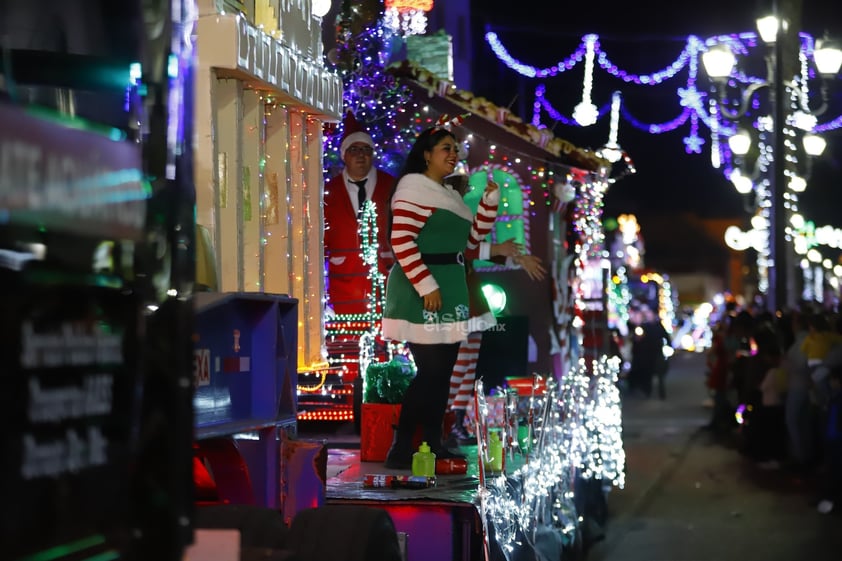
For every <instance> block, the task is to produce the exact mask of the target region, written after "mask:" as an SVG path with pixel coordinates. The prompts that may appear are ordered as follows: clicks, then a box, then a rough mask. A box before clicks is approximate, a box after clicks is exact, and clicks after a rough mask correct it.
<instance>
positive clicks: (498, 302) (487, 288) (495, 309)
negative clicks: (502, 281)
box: [482, 284, 506, 316]
mask: <svg viewBox="0 0 842 561" xmlns="http://www.w3.org/2000/svg"><path fill="white" fill-rule="evenodd" d="M482 294H483V296H485V300H486V301H487V302H488V307H489V308H490V309H491V313H492V314H494V315H495V316H499V315H500V314H501V313H502V312H503V310H504V309H505V308H506V291H505V290H503V289H502V288H500V287H499V286H497V285H496V284H484V285H482Z"/></svg>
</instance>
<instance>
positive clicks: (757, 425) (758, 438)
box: [737, 312, 786, 467]
mask: <svg viewBox="0 0 842 561" xmlns="http://www.w3.org/2000/svg"><path fill="white" fill-rule="evenodd" d="M741 313H742V312H741ZM737 317H738V318H740V317H744V316H741V315H740V314H738V315H737ZM749 317H750V318H751V328H750V331H749V338H748V346H747V348H746V344H745V342H742V340H741V343H740V345H739V347H738V350H737V353H738V355H741V354H745V355H746V356H745V358H744V359H743V362H742V364H741V370H740V374H741V375H740V378H739V386H738V387H737V394H738V395H739V396H740V397H739V399H740V403H741V404H743V405H744V412H743V426H742V430H741V437H742V438H741V450H742V452H743V453H745V454H746V455H747V456H748V457H749V458H751V459H753V460H755V461H757V462H761V463H763V462H769V463H768V466H767V467H774V465H773V464H772V463H771V462H770V461H769V460H770V458H767V457H766V456H767V455H768V451H767V450H766V449H765V448H766V442H767V440H768V439H769V438H770V437H769V436H768V435H769V433H771V432H773V431H776V430H777V428H780V427H778V425H777V423H776V421H777V417H775V420H774V421H769V419H767V417H769V415H766V413H767V410H766V409H765V408H764V406H763V402H764V397H766V398H767V399H768V400H769V402H770V403H772V402H775V403H774V405H778V403H777V401H778V399H780V396H778V398H776V399H772V397H771V395H772V394H773V393H774V392H772V391H770V392H769V393H768V395H766V396H764V393H763V382H764V380H765V379H766V377H767V375H768V373H769V371H770V370H771V369H777V367H778V366H779V365H780V361H781V348H780V338H779V336H778V332H777V327H776V325H775V322H774V320H773V319H772V316H768V315H765V314H762V313H760V314H758V315H757V316H749ZM746 321H747V322H748V320H746ZM737 361H740V359H739V358H738V359H737ZM769 387H770V388H771V387H772V385H771V384H770V386H769ZM774 411H775V412H777V409H775V410H774ZM781 411H783V410H782V409H781ZM771 416H773V417H774V416H775V415H774V414H773V415H771ZM778 432H779V434H777V438H778V439H780V441H781V442H786V432H785V430H783V428H781V430H780V431H778Z"/></svg>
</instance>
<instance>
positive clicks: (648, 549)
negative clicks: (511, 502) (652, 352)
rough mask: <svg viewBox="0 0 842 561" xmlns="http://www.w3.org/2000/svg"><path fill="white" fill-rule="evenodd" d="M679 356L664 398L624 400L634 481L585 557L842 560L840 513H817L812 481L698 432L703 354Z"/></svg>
mask: <svg viewBox="0 0 842 561" xmlns="http://www.w3.org/2000/svg"><path fill="white" fill-rule="evenodd" d="M675 359H676V360H674V362H673V365H672V368H671V372H670V374H669V379H668V382H667V383H668V389H667V392H668V395H667V400H666V401H664V402H661V401H659V400H643V399H635V398H630V399H627V400H625V402H624V407H623V416H624V440H625V449H626V457H627V470H626V482H627V483H626V487H625V489H623V490H615V491H613V492H612V493H611V494H610V495H609V497H608V505H609V517H610V518H609V521H608V527H607V532H606V539H605V540H604V541H603V542H601V543H598V544H596V545H595V546H594V547H593V548H592V549H591V551H590V553H589V556H588V560H589V561H621V560H622V561H737V560H754V559H763V560H764V561H792V560H794V559H799V558H809V559H810V560H811V561H825V560H826V561H831V560H834V561H835V560H838V559H842V532H841V531H840V530H842V517H839V516H835V515H821V514H818V513H817V512H816V510H815V508H814V507H813V505H812V504H811V499H812V496H811V489H810V487H809V486H808V485H807V484H805V483H804V482H803V481H800V480H798V479H796V478H794V477H792V476H791V475H789V474H788V473H786V472H783V471H762V470H760V469H758V468H757V467H756V466H755V465H754V464H752V463H751V462H750V461H748V460H747V459H745V458H744V457H742V456H741V455H740V454H739V453H738V452H737V450H736V449H735V447H734V446H733V444H732V443H731V444H730V445H729V443H728V442H722V441H718V440H715V439H713V438H712V437H711V436H710V435H709V434H708V433H707V432H704V431H701V430H699V428H700V427H701V426H703V425H704V424H705V423H707V421H708V419H709V416H710V411H709V410H708V409H705V408H703V407H702V405H701V403H702V400H703V399H704V397H705V395H706V393H705V388H704V386H703V378H702V372H703V370H702V361H703V357H702V356H701V355H694V354H688V353H679V354H677V355H676V357H675Z"/></svg>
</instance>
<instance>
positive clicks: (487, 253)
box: [447, 240, 547, 444]
mask: <svg viewBox="0 0 842 561" xmlns="http://www.w3.org/2000/svg"><path fill="white" fill-rule="evenodd" d="M476 258H477V259H490V260H491V261H493V262H496V263H505V264H507V265H508V266H509V267H511V268H520V269H523V270H524V271H525V272H526V274H527V275H528V276H529V278H530V279H532V280H536V281H540V280H543V279H544V277H545V275H546V273H547V271H546V269H544V266H543V264H542V262H541V259H540V258H539V257H537V256H535V255H529V254H526V255H524V254H523V251H522V248H521V247H520V246H518V245H517V244H515V242H514V240H507V241H505V242H503V243H500V244H489V243H487V242H483V243H481V244H480V247H479V252H478V254H477V256H476ZM472 262H473V259H469V260H468V264H469V266H468V276H467V283H468V291H469V293H470V300H471V318H476V321H477V325H476V330H475V331H472V332H471V333H469V334H468V338H467V339H466V340H465V341H462V343H461V344H460V345H459V355H458V356H457V358H456V364H455V365H454V367H453V373H452V374H451V376H450V396H449V397H448V402H447V403H448V412H449V413H451V414H452V417H453V423H452V426H451V430H450V435H449V439H450V441H452V442H454V443H455V444H472V443H474V442H475V440H476V439H475V437H474V436H472V435H471V434H470V433H469V432H468V430H467V427H466V414H467V411H468V409H469V406H470V404H471V400H472V398H473V394H474V382H475V380H476V371H477V361H478V360H479V351H480V347H481V345H482V332H483V330H484V329H486V328H487V327H486V325H485V323H486V322H485V320H486V319H487V316H488V314H491V311H490V310H489V307H488V303H487V302H486V300H485V296H484V295H483V294H482V286H481V282H480V281H481V276H482V275H481V273H480V274H478V273H477V272H476V271H475V270H474V269H473V267H472V266H470V263H472Z"/></svg>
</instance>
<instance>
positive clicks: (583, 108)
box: [573, 35, 599, 127]
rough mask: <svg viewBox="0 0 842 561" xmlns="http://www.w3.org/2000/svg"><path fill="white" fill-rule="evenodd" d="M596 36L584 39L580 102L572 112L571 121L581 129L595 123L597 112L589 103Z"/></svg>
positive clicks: (591, 103)
mask: <svg viewBox="0 0 842 561" xmlns="http://www.w3.org/2000/svg"><path fill="white" fill-rule="evenodd" d="M595 43H596V35H588V36H586V37H585V48H586V51H585V78H584V82H583V84H582V101H581V102H580V103H579V104H578V105H577V106H576V108H575V109H574V110H573V119H575V121H576V122H577V123H579V125H581V126H583V127H589V126H591V125H592V124H594V123H595V122H596V119H597V117H598V116H599V110H598V109H597V108H596V105H594V103H593V101H591V90H592V89H593V60H594V44H595Z"/></svg>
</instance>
